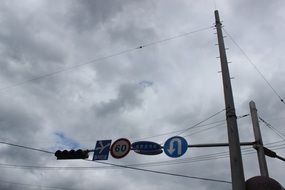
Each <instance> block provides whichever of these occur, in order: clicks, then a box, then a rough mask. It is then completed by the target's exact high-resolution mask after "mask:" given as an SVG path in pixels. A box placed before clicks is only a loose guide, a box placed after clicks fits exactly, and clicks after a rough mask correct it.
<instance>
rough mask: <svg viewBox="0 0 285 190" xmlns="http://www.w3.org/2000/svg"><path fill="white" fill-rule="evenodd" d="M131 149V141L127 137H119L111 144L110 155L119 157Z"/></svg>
mask: <svg viewBox="0 0 285 190" xmlns="http://www.w3.org/2000/svg"><path fill="white" fill-rule="evenodd" d="M130 150H131V142H130V141H129V140H128V139H125V138H120V139H118V140H116V141H115V142H114V143H113V144H112V146H111V155H112V156H113V157H114V158H116V159H120V158H123V157H125V156H126V155H127V154H128V153H129V152H130Z"/></svg>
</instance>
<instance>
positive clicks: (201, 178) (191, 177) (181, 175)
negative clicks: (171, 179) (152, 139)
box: [97, 161, 231, 184]
mask: <svg viewBox="0 0 285 190" xmlns="http://www.w3.org/2000/svg"><path fill="white" fill-rule="evenodd" d="M97 163H100V164H106V165H111V166H116V167H120V168H126V169H132V170H138V171H144V172H150V173H156V174H162V175H170V176H176V177H184V178H190V179H197V180H203V181H211V182H220V183H227V184H231V182H230V181H226V180H219V179H211V178H204V177H197V176H189V175H183V174H175V173H169V172H162V171H156V170H148V169H143V168H135V167H131V166H124V165H119V164H112V163H108V162H98V161H97Z"/></svg>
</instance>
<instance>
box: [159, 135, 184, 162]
mask: <svg viewBox="0 0 285 190" xmlns="http://www.w3.org/2000/svg"><path fill="white" fill-rule="evenodd" d="M187 148H188V143H187V141H186V140H185V139H184V138H183V137H179V136H174V137H171V138H169V139H168V140H167V141H166V142H165V143H164V146H163V150H164V152H165V154H166V155H167V156H169V157H172V158H177V157H180V156H182V155H183V154H184V153H185V152H186V151H187Z"/></svg>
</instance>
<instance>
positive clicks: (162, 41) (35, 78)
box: [0, 26, 213, 92]
mask: <svg viewBox="0 0 285 190" xmlns="http://www.w3.org/2000/svg"><path fill="white" fill-rule="evenodd" d="M211 28H213V26H211V27H205V28H200V29H197V30H192V31H190V32H186V33H182V34H179V35H175V36H171V37H168V38H165V39H161V40H157V41H153V42H150V43H146V44H142V45H139V46H137V47H134V48H128V49H125V50H122V51H118V52H117V53H113V54H110V55H106V56H102V57H98V58H95V59H92V60H90V61H87V62H85V63H79V64H76V65H73V66H70V67H65V68H62V69H59V70H57V71H53V72H49V73H46V74H42V75H39V76H36V77H33V78H30V79H27V80H24V81H21V82H18V83H14V84H11V85H9V86H5V87H2V88H0V92H2V91H4V90H7V89H11V88H15V87H18V86H21V85H24V84H26V83H29V82H32V81H36V80H39V79H43V78H47V77H52V76H54V75H57V74H60V73H63V72H68V71H72V70H74V69H76V68H79V67H82V66H85V65H89V64H93V63H97V62H99V61H103V60H106V59H109V58H112V57H117V56H119V55H123V54H127V53H130V52H133V51H137V50H139V49H142V48H145V47H148V46H154V45H156V44H160V43H164V42H167V41H170V40H174V39H177V38H182V37H185V36H188V35H190V34H194V33H197V32H201V31H205V30H209V29H211Z"/></svg>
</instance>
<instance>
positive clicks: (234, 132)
mask: <svg viewBox="0 0 285 190" xmlns="http://www.w3.org/2000/svg"><path fill="white" fill-rule="evenodd" d="M215 19H216V25H215V26H216V29H217V36H218V43H219V52H220V61H221V68H222V77H223V86H224V98H225V108H226V119H227V129H228V139H229V152H230V163H231V178H232V189H233V190H245V179H244V172H243V164H242V157H241V150H240V141H239V134H238V127H237V121H236V120H237V116H236V113H235V106H234V99H233V93H232V86H231V79H230V74H229V68H228V61H227V55H226V50H225V44H224V37H223V32H222V23H221V21H220V17H219V12H218V10H215Z"/></svg>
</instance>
